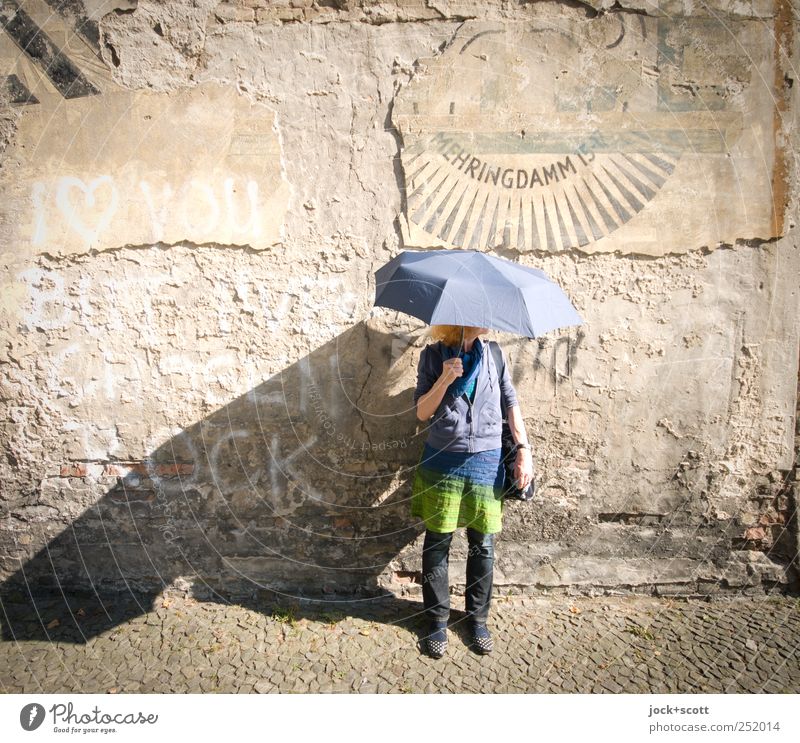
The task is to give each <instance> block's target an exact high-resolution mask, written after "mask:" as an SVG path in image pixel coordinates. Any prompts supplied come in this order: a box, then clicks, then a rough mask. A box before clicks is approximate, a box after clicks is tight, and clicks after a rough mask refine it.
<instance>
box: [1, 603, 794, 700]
mask: <svg viewBox="0 0 800 743" xmlns="http://www.w3.org/2000/svg"><path fill="white" fill-rule="evenodd" d="M142 602H143V600H140V599H137V598H136V597H135V596H132V595H125V596H124V597H121V598H120V597H117V598H115V599H110V598H107V597H104V598H103V599H102V600H100V599H98V598H97V597H95V598H94V600H89V599H87V598H84V599H79V598H72V599H70V600H69V601H68V602H66V603H65V602H64V601H63V599H62V600H56V599H53V598H51V599H37V600H36V602H35V604H34V603H32V602H31V600H30V599H28V601H27V603H25V602H24V601H23V600H22V597H21V596H20V595H19V594H18V595H17V597H16V598H14V597H6V598H4V599H3V600H2V607H1V608H2V613H0V620H1V621H2V624H3V627H2V630H3V638H4V639H3V641H2V642H0V689H2V691H3V692H6V693H21V692H47V693H53V692H86V693H88V692H91V693H100V692H110V693H117V692H120V693H121V692H149V693H152V692H226V693H230V692H247V693H250V692H379V693H380V692H406V693H408V692H545V693H559V692H567V693H575V692H580V693H586V692H594V693H608V692H612V693H613V692H629V693H648V692H652V693H683V692H711V693H749V692H767V693H795V694H796V693H798V692H800V660H799V658H800V651H799V650H798V644H800V599H796V598H787V597H769V598H767V597H759V598H732V599H714V600H713V601H704V600H695V599H676V598H672V599H661V598H650V597H601V598H575V597H565V596H561V597H549V596H545V597H536V598H532V597H519V596H516V597H511V596H506V597H496V598H495V599H494V603H493V605H492V615H491V617H490V621H489V627H490V629H492V631H493V635H494V639H495V651H494V652H493V653H492V654H491V655H489V656H480V655H478V654H477V653H476V652H475V651H473V650H472V649H471V648H470V647H469V646H468V638H467V636H466V634H465V632H464V622H463V621H462V620H463V611H462V610H461V609H463V600H459V599H458V598H455V597H454V599H453V609H452V611H451V625H452V626H451V629H450V632H449V640H450V643H449V647H448V651H447V654H446V655H445V657H444V658H442V659H440V660H434V659H432V658H428V657H426V656H424V655H422V654H421V653H420V651H419V645H418V642H419V639H420V638H421V637H422V636H424V634H425V622H424V620H423V618H422V616H421V608H422V607H421V603H420V602H419V601H418V600H414V599H409V600H404V599H399V598H394V597H386V598H381V599H371V600H365V601H360V602H354V603H351V604H344V603H337V602H325V603H322V602H317V603H314V602H307V603H303V604H299V605H298V604H297V603H295V604H294V605H291V604H286V605H284V606H283V607H281V606H279V605H275V604H271V605H269V604H264V605H262V606H259V605H258V604H256V603H255V602H253V603H250V604H246V605H245V604H232V603H212V602H205V601H198V600H195V599H189V598H185V597H178V596H163V595H162V596H159V597H158V598H157V599H155V600H154V599H153V598H152V597H148V598H147V603H146V604H145V603H142ZM151 607H152V608H151ZM73 617H74V619H73Z"/></svg>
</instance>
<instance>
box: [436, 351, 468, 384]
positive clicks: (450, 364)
mask: <svg viewBox="0 0 800 743" xmlns="http://www.w3.org/2000/svg"><path fill="white" fill-rule="evenodd" d="M463 374H464V364H463V362H462V361H461V358H460V357H458V356H456V357H455V358H453V359H447V361H445V362H444V363H443V364H442V376H441V377H440V379H441V380H442V382H443V383H444V384H446V385H448V386H449V385H450V382H452V381H453V380H454V379H457V378H458V377H460V376H462V375H463Z"/></svg>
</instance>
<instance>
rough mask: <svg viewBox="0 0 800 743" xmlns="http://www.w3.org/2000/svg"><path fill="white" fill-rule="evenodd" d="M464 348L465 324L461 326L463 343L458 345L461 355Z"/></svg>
mask: <svg viewBox="0 0 800 743" xmlns="http://www.w3.org/2000/svg"><path fill="white" fill-rule="evenodd" d="M463 350H464V326H463V325H462V326H461V343H460V344H459V346H458V355H459V356H461V354H462V352H463Z"/></svg>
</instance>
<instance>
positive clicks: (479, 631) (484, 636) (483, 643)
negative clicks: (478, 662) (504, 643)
mask: <svg viewBox="0 0 800 743" xmlns="http://www.w3.org/2000/svg"><path fill="white" fill-rule="evenodd" d="M471 634H472V644H473V645H474V646H475V649H476V650H477V651H478V652H479V653H480V654H481V655H487V654H488V653H491V652H492V650H493V649H494V643H493V642H492V636H491V634H490V633H489V629H488V627H487V626H486V625H485V624H479V623H477V622H476V623H473V624H472V633H471Z"/></svg>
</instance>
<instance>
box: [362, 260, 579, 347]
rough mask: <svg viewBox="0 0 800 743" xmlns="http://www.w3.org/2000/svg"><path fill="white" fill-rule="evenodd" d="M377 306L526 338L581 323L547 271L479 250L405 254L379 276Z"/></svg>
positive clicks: (439, 322)
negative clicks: (515, 334)
mask: <svg viewBox="0 0 800 743" xmlns="http://www.w3.org/2000/svg"><path fill="white" fill-rule="evenodd" d="M375 306H376V307H387V308H389V309H392V310H399V311H400V312H405V313H406V314H408V315H412V316H413V317H416V318H419V319H420V320H422V321H423V322H426V323H428V324H429V325H466V326H471V327H478V328H492V329H494V330H505V331H508V332H510V333H517V334H518V335H523V336H527V337H528V338H535V337H537V336H539V335H541V334H542V333H546V332H547V331H548V330H554V329H556V328H562V327H566V326H568V325H580V324H582V323H583V320H582V319H581V317H580V315H579V314H578V313H577V311H576V310H575V308H574V307H573V306H572V304H571V303H570V301H569V299H568V298H567V296H566V294H564V292H563V291H562V290H561V287H559V286H558V284H556V283H555V282H554V281H552V280H551V279H550V278H549V277H548V276H547V274H545V273H544V271H540V270H538V269H536V268H528V267H527V266H521V265H519V264H518V263H512V262H511V261H507V260H505V259H503V258H496V257H495V256H491V255H487V254H486V253H480V252H478V251H476V250H405V251H403V252H402V253H400V254H399V255H397V256H395V257H394V258H393V259H392V260H391V261H389V262H388V263H387V264H386V265H384V266H382V267H381V268H379V269H378V270H377V271H376V272H375Z"/></svg>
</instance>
